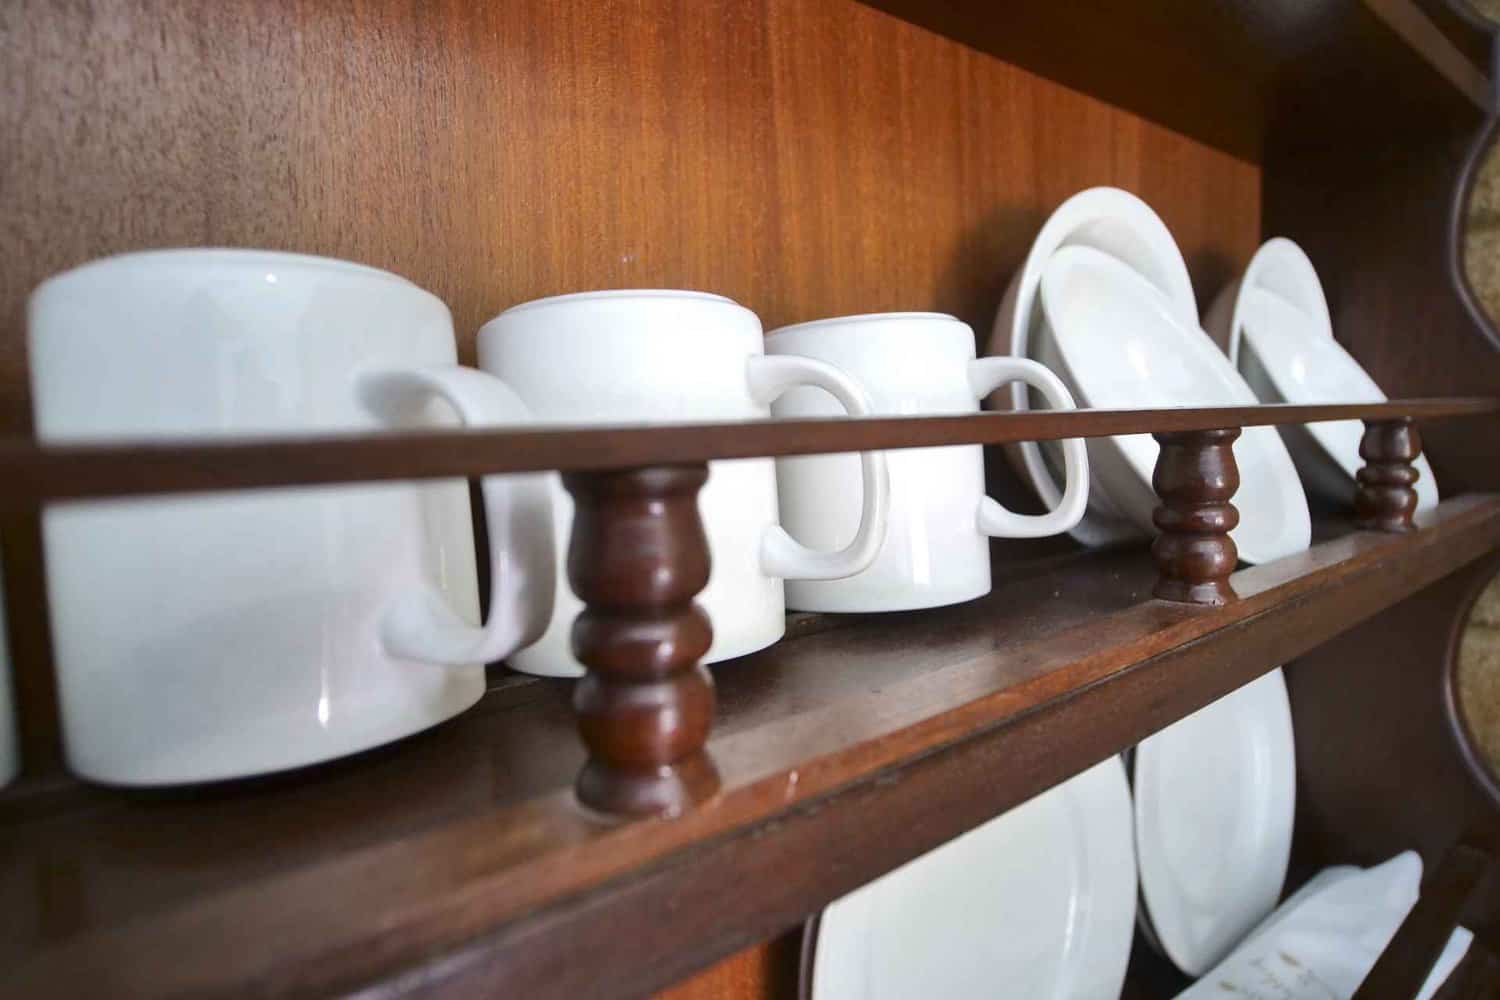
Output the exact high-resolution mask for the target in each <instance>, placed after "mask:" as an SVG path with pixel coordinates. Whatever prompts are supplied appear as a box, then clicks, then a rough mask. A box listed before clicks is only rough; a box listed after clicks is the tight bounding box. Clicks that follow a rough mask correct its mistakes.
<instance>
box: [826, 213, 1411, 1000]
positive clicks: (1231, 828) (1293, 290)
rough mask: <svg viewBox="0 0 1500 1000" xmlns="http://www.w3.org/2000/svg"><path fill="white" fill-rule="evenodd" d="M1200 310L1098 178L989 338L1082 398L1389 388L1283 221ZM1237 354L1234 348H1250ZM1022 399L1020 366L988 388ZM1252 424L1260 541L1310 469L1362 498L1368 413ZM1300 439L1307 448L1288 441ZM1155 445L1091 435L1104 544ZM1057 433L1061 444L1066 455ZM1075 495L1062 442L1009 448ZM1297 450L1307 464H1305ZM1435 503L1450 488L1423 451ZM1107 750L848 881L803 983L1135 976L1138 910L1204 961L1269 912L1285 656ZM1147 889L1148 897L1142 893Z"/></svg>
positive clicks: (1254, 517) (1239, 534)
mask: <svg viewBox="0 0 1500 1000" xmlns="http://www.w3.org/2000/svg"><path fill="white" fill-rule="evenodd" d="M1209 326H1210V329H1212V330H1214V331H1215V333H1216V334H1217V335H1218V339H1219V341H1220V342H1224V343H1228V344H1229V357H1227V358H1226V357H1225V355H1224V354H1223V353H1222V352H1220V351H1219V349H1218V347H1217V346H1216V345H1215V343H1214V340H1213V339H1210V337H1209V336H1208V335H1207V334H1206V333H1204V331H1203V330H1202V329H1201V328H1200V327H1199V325H1198V315H1197V307H1196V304H1195V300H1194V298H1193V290H1192V285H1191V282H1190V281H1189V279H1188V273H1187V267H1186V265H1185V264H1184V262H1183V258H1182V254H1181V252H1180V251H1179V250H1178V248H1177V245H1176V243H1175V242H1174V241H1173V239H1172V236H1171V234H1170V233H1169V232H1168V231H1167V228H1166V226H1165V225H1164V224H1163V223H1162V221H1161V219H1160V218H1158V217H1157V215H1156V213H1155V212H1153V211H1152V210H1151V209H1150V207H1149V206H1147V205H1146V204H1145V203H1144V202H1142V201H1141V200H1140V199H1139V198H1136V197H1135V196H1134V195H1131V194H1128V193H1126V192H1124V191H1120V190H1116V189H1113V188H1095V189H1093V190H1089V191H1084V192H1082V193H1081V194H1079V195H1076V196H1075V197H1073V198H1071V199H1069V200H1068V201H1067V202H1065V203H1064V204H1063V205H1062V206H1061V207H1060V208H1059V209H1058V210H1057V211H1056V213H1054V214H1053V216H1052V218H1050V219H1049V220H1048V221H1047V224H1046V225H1045V226H1043V227H1042V231H1041V233H1040V235H1039V236H1038V237H1037V240H1036V243H1035V244H1034V245H1033V247H1032V250H1031V253H1030V255H1029V256H1028V257H1027V259H1026V263H1025V265H1024V266H1023V267H1022V269H1021V270H1020V271H1019V272H1018V273H1017V274H1016V275H1015V278H1014V280H1013V281H1012V282H1011V285H1010V288H1009V290H1008V291H1007V292H1006V295H1005V301H1004V303H1003V304H1002V306H1001V308H1000V313H999V315H998V317H997V318H996V321H995V327H994V332H993V334H992V336H991V340H990V345H989V351H990V353H991V354H1012V355H1015V356H1017V357H1029V358H1032V359H1033V360H1037V361H1040V362H1042V363H1043V364H1045V365H1047V366H1048V367H1049V368H1051V369H1052V370H1053V371H1054V372H1056V373H1057V374H1058V375H1059V376H1060V377H1061V378H1062V379H1063V381H1064V382H1065V383H1067V385H1068V388H1069V389H1070V390H1071V391H1072V393H1073V395H1074V397H1075V398H1076V399H1077V400H1078V401H1079V404H1080V406H1082V407H1085V408H1090V407H1092V408H1108V409H1134V408H1155V407H1170V406H1184V407H1193V406H1241V405H1254V404H1255V403H1256V402H1293V403H1319V402H1374V401H1380V400H1384V398H1385V396H1384V395H1383V394H1382V393H1381V392H1380V389H1379V387H1377V386H1376V385H1375V383H1374V382H1373V381H1371V380H1370V378H1369V376H1368V375H1366V374H1365V373H1364V371H1363V369H1361V368H1360V367H1359V365H1358V364H1357V363H1356V362H1355V361H1354V359H1353V358H1351V357H1350V356H1349V355H1348V353H1347V352H1345V351H1344V350H1343V349H1342V348H1341V347H1339V345H1338V344H1337V343H1336V342H1335V341H1334V339H1333V328H1332V324H1331V322H1330V321H1329V315H1328V306H1327V302H1326V301H1325V299H1324V295H1323V290H1322V286H1321V285H1320V284H1319V283H1318V278H1317V274H1316V273H1315V272H1314V271H1313V269H1312V265H1311V263H1309V262H1308V260H1307V257H1306V255H1305V254H1303V253H1302V251H1301V250H1300V249H1298V248H1297V247H1296V245H1295V244H1293V243H1291V242H1290V241H1287V240H1272V241H1270V242H1269V243H1267V244H1266V245H1265V246H1264V247H1262V248H1261V250H1260V252H1259V253H1257V254H1256V256H1255V259H1254V261H1253V262H1252V263H1251V265H1250V267H1249V269H1248V270H1247V271H1246V273H1245V276H1244V277H1243V278H1242V279H1241V280H1240V281H1239V282H1237V283H1236V284H1235V285H1233V286H1232V287H1230V288H1229V289H1227V290H1226V291H1225V292H1224V294H1223V295H1222V296H1221V297H1220V299H1219V301H1218V303H1217V304H1216V305H1215V307H1214V309H1213V311H1212V312H1211V313H1210V317H1209ZM1236 363H1237V367H1236ZM990 403H991V405H992V406H995V407H998V408H1002V409H1012V410H1025V409H1028V408H1030V407H1031V406H1032V403H1033V401H1032V400H1031V399H1030V398H1029V397H1028V395H1027V391H1026V389H1025V388H1024V387H1022V386H1020V385H1019V384H1017V385H1014V386H1012V387H1010V389H1008V390H1006V391H1004V392H1002V393H997V394H996V396H995V397H992V398H991V400H990ZM1282 433H1284V434H1285V441H1286V443H1285V444H1283V439H1282V435H1281V434H1278V432H1277V431H1276V430H1275V429H1273V428H1265V427H1260V428H1253V427H1252V428H1245V430H1244V432H1243V433H1242V435H1241V437H1240V438H1239V440H1238V441H1236V443H1235V446H1234V452H1235V458H1236V461H1237V463H1238V465H1239V469H1240V488H1239V491H1238V492H1237V493H1236V494H1235V497H1234V504H1235V506H1236V507H1238V508H1239V510H1240V515H1241V521H1240V525H1239V527H1238V528H1236V529H1235V531H1234V532H1233V535H1234V538H1235V542H1236V544H1237V546H1238V548H1239V552H1240V557H1241V558H1242V559H1244V560H1245V561H1246V562H1251V563H1259V562H1265V561H1269V560H1272V559H1279V558H1282V557H1284V556H1289V555H1292V554H1294V553H1297V552H1300V551H1302V550H1304V549H1306V548H1307V545H1308V541H1309V536H1310V527H1311V526H1310V518H1309V516H1308V510H1307V498H1306V494H1304V492H1303V487H1302V480H1300V479H1299V478H1298V475H1297V473H1298V471H1299V470H1300V471H1301V473H1302V476H1303V477H1304V478H1305V480H1306V482H1307V484H1308V485H1309V486H1310V487H1311V488H1313V489H1314V490H1316V491H1317V492H1319V493H1324V494H1327V495H1328V496H1329V497H1331V498H1333V499H1337V500H1344V501H1347V500H1348V499H1349V498H1350V495H1351V493H1352V488H1353V482H1354V472H1355V470H1356V469H1357V468H1358V467H1359V465H1360V464H1361V462H1360V459H1359V455H1358V450H1359V437H1360V433H1361V428H1360V425H1359V424H1358V423H1357V422H1344V423H1337V422H1335V423H1324V424H1313V425H1309V426H1308V427H1306V428H1288V429H1286V430H1285V431H1284V432H1282ZM1288 446H1290V448H1291V453H1290V454H1289V452H1288ZM1157 450H1158V449H1157V445H1156V443H1155V441H1153V440H1152V439H1151V438H1150V437H1149V436H1146V435H1134V436H1122V437H1115V438H1105V439H1095V440H1091V441H1090V442H1089V459H1090V469H1091V473H1090V474H1091V480H1090V499H1089V511H1088V514H1087V516H1086V517H1085V518H1084V520H1083V521H1082V522H1081V523H1080V524H1079V525H1078V527H1077V528H1076V529H1075V530H1074V531H1073V535H1074V537H1076V538H1077V539H1078V540H1079V541H1082V542H1083V543H1085V544H1087V545H1103V544H1109V543H1112V542H1117V541H1124V540H1127V539H1132V538H1140V537H1142V536H1144V535H1147V534H1149V533H1151V532H1152V531H1153V530H1154V529H1153V526H1152V523H1151V513H1152V511H1153V510H1154V509H1155V507H1156V505H1157V499H1156V495H1155V492H1154V491H1153V490H1152V488H1151V474H1152V470H1153V467H1154V465H1155V462H1156V455H1157ZM1049 452H1051V454H1050V455H1049ZM1010 454H1011V458H1012V461H1013V462H1014V464H1015V465H1016V467H1017V469H1018V470H1019V472H1020V474H1021V475H1022V476H1023V477H1024V478H1025V479H1026V480H1027V481H1028V482H1030V483H1031V484H1032V486H1033V487H1035V489H1036V491H1037V493H1038V494H1039V495H1040V496H1041V498H1042V499H1043V500H1044V501H1045V502H1046V503H1048V504H1049V505H1051V506H1056V504H1057V503H1058V500H1059V499H1060V497H1061V490H1059V488H1058V477H1057V474H1056V469H1057V466H1058V464H1059V463H1057V462H1056V461H1055V450H1054V449H1052V448H1051V447H1050V446H1046V445H1044V446H1042V447H1038V446H1037V445H1035V444H1030V443H1028V444H1022V445H1018V446H1016V447H1015V448H1014V449H1013V450H1012V451H1011V453H1010ZM1293 456H1295V458H1296V465H1295V466H1294V464H1293ZM1418 468H1419V471H1420V472H1421V473H1422V477H1421V479H1419V480H1418V487H1417V488H1418V493H1419V497H1420V502H1419V509H1425V508H1428V507H1430V506H1432V505H1434V504H1435V503H1436V502H1437V488H1436V485H1435V483H1434V482H1433V479H1432V471H1431V469H1430V468H1429V467H1428V466H1427V464H1426V462H1425V460H1419V462H1418ZM1130 756H1131V772H1130V778H1131V781H1132V782H1133V788H1132V787H1130V786H1127V783H1126V772H1125V770H1124V768H1123V767H1122V765H1121V763H1120V762H1119V761H1116V760H1113V759H1111V760H1108V761H1105V762H1104V763H1102V764H1099V765H1098V766H1096V767H1094V768H1092V769H1090V770H1088V771H1085V772H1084V773H1082V774H1080V775H1078V776H1077V777H1075V778H1073V779H1072V780H1070V781H1067V782H1064V783H1063V784H1061V785H1059V786H1057V787H1056V788H1054V789H1052V790H1051V791H1049V792H1046V793H1045V794H1043V795H1040V796H1038V797H1037V798H1035V799H1032V800H1031V801H1030V802H1027V803H1025V804H1024V805H1022V806H1019V807H1017V808H1016V809H1013V810H1011V811H1010V812H1008V813H1006V814H1005V815H1003V816H1000V817H998V818H997V819H994V820H992V821H990V822H989V823H986V824H984V825H983V826H981V827H979V828H977V829H975V830H973V831H971V832H969V833H967V834H965V835H964V836H962V837H959V838H958V839H956V840H954V841H951V842H950V843H948V844H946V845H944V846H943V847H940V848H938V849H937V850H935V851H932V852H930V853H929V854H927V855H925V856H923V857H921V858H918V859H917V860H915V861H913V862H911V863H910V864H907V865H905V866H903V867H901V868H899V869H897V870H896V871H893V872H891V873H890V874H888V875H886V876H884V877H882V878H880V879H878V880H877V881H875V882H872V883H870V884H869V885H867V886H865V887H864V888H862V889H860V890H858V891H856V892H854V893H851V894H850V895H848V896H846V897H844V898H843V899H841V900H839V901H837V902H835V903H834V904H833V905H831V906H830V907H829V908H828V909H827V910H825V911H824V912H823V914H822V916H821V918H820V919H819V920H817V921H814V922H812V923H811V924H810V925H809V933H808V940H807V947H808V948H809V951H808V953H807V955H806V956H805V958H804V960H805V962H806V966H805V975H804V991H805V992H807V993H810V994H811V996H812V997H813V998H815V1000H877V998H904V997H911V996H942V997H951V998H966V997H976V998H977V997H990V996H996V995H1002V994H1003V995H1007V996H1018V997H1020V996H1024V997H1038V998H1041V997H1047V998H1067V1000H1094V998H1100V1000H1105V998H1112V997H1117V996H1118V995H1119V992H1120V989H1121V987H1122V984H1123V981H1124V974H1125V966H1126V962H1127V960H1128V956H1129V951H1130V940H1131V935H1132V930H1131V928H1132V922H1133V920H1134V919H1138V920H1139V924H1140V926H1141V928H1142V930H1143V931H1144V932H1145V935H1146V937H1147V939H1148V940H1150V941H1151V942H1152V944H1153V945H1155V946H1156V947H1157V948H1158V950H1160V951H1162V952H1163V953H1164V954H1166V955H1167V956H1168V957H1169V958H1170V959H1171V960H1172V961H1173V962H1175V963H1176V964H1177V965H1178V967H1180V968H1181V969H1182V970H1183V971H1184V972H1187V973H1189V974H1190V975H1194V976H1201V975H1203V974H1204V973H1206V972H1208V971H1209V970H1210V969H1212V968H1213V967H1214V965H1215V964H1217V963H1218V962H1219V961H1220V960H1221V959H1222V958H1223V957H1224V956H1225V955H1226V954H1227V953H1228V952H1229V951H1230V950H1231V949H1232V948H1234V946H1235V945H1236V944H1237V943H1239V942H1240V941H1241V940H1243V939H1244V938H1245V936H1246V935H1247V934H1248V933H1250V932H1251V931H1252V929H1254V928H1255V927H1256V926H1257V925H1258V924H1260V922H1261V921H1262V920H1263V919H1264V918H1265V917H1266V916H1267V915H1268V914H1269V913H1270V912H1271V910H1272V908H1273V907H1274V906H1275V904H1276V900H1277V898H1278V897H1279V896H1280V894H1281V887H1282V883H1283V881H1284V879H1285V876H1286V867H1287V860H1288V857H1289V854H1290V850H1291V839H1292V822H1293V809H1294V804H1295V799H1296V767H1295V754H1294V747H1293V740H1292V719H1291V709H1290V705H1289V703H1288V700H1287V690H1286V682H1285V679H1284V678H1283V676H1282V673H1281V671H1280V670H1274V671H1271V672H1270V673H1268V674H1265V675H1264V676H1262V677H1260V678H1258V679H1257V680H1255V681H1252V682H1251V683H1249V684H1247V685H1245V686H1244V687H1241V688H1240V689H1239V690H1237V691H1234V692H1232V693H1230V694H1228V695H1226V696H1225V697H1223V698H1221V699H1219V700H1218V701H1216V702H1214V703H1213V704H1211V705H1209V706H1208V707H1206V708H1204V709H1202V710H1200V711H1199V712H1196V713H1194V714H1193V715H1191V716H1188V717H1187V718H1185V719H1182V720H1181V721H1179V722H1176V723H1174V724H1173V725H1171V726H1168V727H1167V728H1166V729H1163V730H1162V731H1161V732H1159V733H1157V734H1155V735H1154V736H1151V737H1150V738H1148V739H1147V740H1145V741H1144V742H1142V743H1141V744H1140V745H1139V746H1138V747H1136V748H1135V750H1134V752H1133V754H1131V755H1130ZM1137 891H1139V899H1140V901H1141V904H1142V905H1141V907H1140V911H1139V913H1137V908H1136V900H1137Z"/></svg>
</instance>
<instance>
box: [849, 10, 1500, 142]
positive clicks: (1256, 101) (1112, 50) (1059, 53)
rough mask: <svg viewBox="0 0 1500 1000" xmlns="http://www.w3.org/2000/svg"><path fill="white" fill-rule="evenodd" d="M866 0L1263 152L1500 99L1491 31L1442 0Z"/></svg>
mask: <svg viewBox="0 0 1500 1000" xmlns="http://www.w3.org/2000/svg"><path fill="white" fill-rule="evenodd" d="M864 2H865V3H867V4H868V5H869V6H872V7H877V8H879V9H881V10H884V11H886V12H887V13H890V14H893V15H895V16H896V17H899V18H901V19H903V20H906V21H910V22H911V23H913V24H919V25H921V26H923V27H925V28H928V29H930V30H932V31H936V32H938V33H939V34H942V35H946V36H947V37H949V38H952V39H955V40H957V41H960V42H963V43H964V44H966V45H969V46H971V47H973V48H976V49H979V50H980V51H983V52H988V53H990V54H991V55H994V56H997V57H999V58H1000V59H1002V60H1004V61H1006V62H1008V63H1011V64H1013V65H1016V66H1022V67H1025V68H1026V69H1028V70H1030V71H1032V72H1033V73H1036V74H1038V75H1040V76H1043V77H1047V78H1048V79H1052V80H1056V81H1057V82H1059V83H1063V84H1066V85H1067V86H1069V87H1074V88H1077V89H1078V90H1081V91H1083V92H1084V93H1086V94H1090V95H1093V96H1095V97H1098V98H1101V99H1103V100H1107V101H1109V102H1111V103H1112V104H1116V105H1118V106H1120V107H1123V108H1127V109H1129V110H1131V111H1133V112H1135V113H1137V114H1140V115H1143V116H1145V117H1146V118H1150V119H1152V120H1154V121H1158V122H1161V123H1162V124H1164V125H1166V126H1167V127H1169V128H1171V129H1173V130H1175V131H1177V132H1181V133H1183V134H1185V135H1190V136H1192V137H1194V138H1195V139H1198V140H1200V141H1203V142H1206V143H1209V144H1210V145H1213V146H1217V147H1219V148H1221V149H1224V150H1226V151H1228V152H1230V153H1233V154H1235V155H1236V156H1241V157H1244V158H1247V159H1250V160H1254V161H1260V160H1261V159H1262V158H1263V157H1264V156H1265V154H1266V152H1267V146H1270V145H1275V144H1278V143H1279V144H1282V145H1286V144H1301V143H1303V142H1305V141H1309V140H1311V141H1314V142H1316V141H1317V136H1318V135H1319V133H1320V131H1322V132H1325V139H1326V130H1327V129H1328V128H1330V127H1332V128H1337V129H1340V130H1348V132H1349V134H1354V135H1357V134H1359V132H1360V131H1361V130H1364V131H1366V132H1368V131H1369V130H1371V129H1374V130H1378V129H1379V128H1380V119H1381V116H1382V115H1389V114H1391V113H1392V111H1393V106H1399V107H1400V108H1402V109H1408V108H1420V107H1423V106H1425V107H1426V108H1427V109H1428V110H1429V113H1441V114H1461V113H1462V112H1463V110H1464V109H1467V111H1469V112H1471V113H1472V112H1473V111H1474V110H1475V109H1487V108H1488V107H1489V105H1490V100H1491V99H1490V93H1489V81H1488V80H1487V79H1486V73H1487V70H1488V36H1487V34H1486V33H1485V32H1483V31H1481V30H1480V29H1479V28H1477V27H1475V26H1473V25H1470V24H1468V23H1466V22H1463V21H1461V20H1460V19H1459V18H1456V17H1453V16H1451V14H1449V12H1447V11H1446V10H1438V9H1435V8H1438V7H1440V6H1441V3H1440V0H1439V2H1436V3H1427V4H1425V5H1424V4H1419V3H1416V2H1413V0H1361V2H1352V0H1302V2H1299V3H1295V4H1265V3H1225V4H1203V3H1193V2H1175V0H1174V2H1158V3H1153V4H1119V3H1110V2H1108V0H1074V2H1071V3H1066V4H1057V3H1054V4H1042V3H1037V4H1020V3H1008V4H997V3H980V2H975V0H864ZM1424 6H1425V7H1426V8H1427V9H1424ZM1398 79H1399V80H1401V81H1402V83H1401V84H1400V85H1399V86H1395V85H1392V81H1395V80H1398ZM1414 91H1415V92H1414ZM1417 92H1419V93H1417ZM1185 93H1191V94H1193V95H1194V97H1193V99H1191V100H1185V99H1184V98H1183V95H1184V94H1185Z"/></svg>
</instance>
